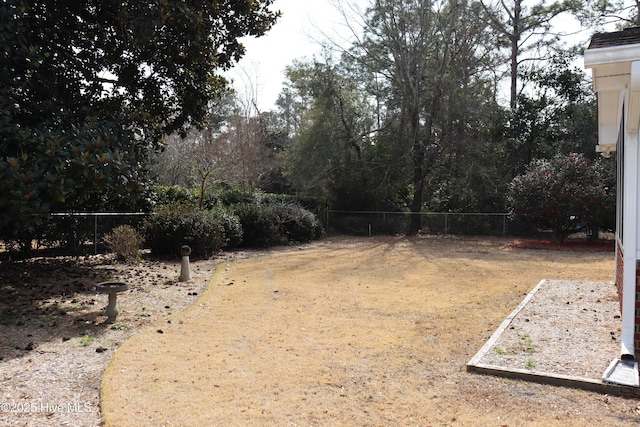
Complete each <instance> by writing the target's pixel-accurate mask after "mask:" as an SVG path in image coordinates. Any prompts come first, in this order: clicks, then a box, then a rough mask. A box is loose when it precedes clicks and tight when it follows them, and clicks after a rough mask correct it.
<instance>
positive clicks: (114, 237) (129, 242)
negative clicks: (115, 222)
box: [104, 225, 144, 262]
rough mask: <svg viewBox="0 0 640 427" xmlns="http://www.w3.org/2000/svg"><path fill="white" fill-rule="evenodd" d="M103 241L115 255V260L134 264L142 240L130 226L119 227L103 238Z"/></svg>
mask: <svg viewBox="0 0 640 427" xmlns="http://www.w3.org/2000/svg"><path fill="white" fill-rule="evenodd" d="M104 240H105V242H106V244H107V247H108V248H109V250H110V251H111V252H113V253H115V254H116V258H117V259H119V260H121V261H125V262H135V261H137V260H138V255H139V251H140V246H141V245H142V242H143V240H144V239H143V238H142V236H141V235H140V233H138V232H137V231H136V230H135V229H134V228H133V227H131V226H130V225H121V226H119V227H116V228H114V229H113V230H112V231H111V233H109V234H107V235H106V236H104Z"/></svg>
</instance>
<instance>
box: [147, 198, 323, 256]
mask: <svg viewBox="0 0 640 427" xmlns="http://www.w3.org/2000/svg"><path fill="white" fill-rule="evenodd" d="M156 191H157V196H158V197H157V199H156V200H157V203H158V208H157V209H156V211H155V212H154V214H153V215H152V216H151V217H150V218H149V219H148V220H147V221H146V222H145V223H144V226H143V234H144V235H145V237H146V244H147V246H149V247H151V249H152V251H153V252H154V253H157V254H159V255H172V254H175V253H177V251H178V250H179V247H180V246H181V245H183V244H187V245H189V246H191V249H192V251H193V253H199V254H202V255H209V254H211V253H213V252H215V251H218V250H220V249H222V248H224V247H240V246H254V247H267V246H274V245H284V244H287V243H290V242H308V241H310V240H312V239H314V238H318V237H320V236H321V235H322V233H323V232H324V230H323V228H322V225H321V224H320V221H319V220H318V219H317V217H316V216H315V215H314V214H313V213H312V212H311V211H309V210H307V209H305V208H304V207H302V206H301V205H300V204H299V203H298V202H297V201H295V198H294V197H293V196H288V195H272V194H266V193H262V192H246V191H241V190H238V189H234V188H220V189H216V190H213V191H210V192H208V193H207V194H206V195H205V197H204V199H203V200H204V203H203V208H204V209H200V208H199V206H198V204H199V203H198V200H199V196H198V195H197V194H196V193H195V192H193V191H191V190H188V189H182V188H180V187H157V189H156ZM164 202H166V203H164Z"/></svg>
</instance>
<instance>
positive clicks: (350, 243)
mask: <svg viewBox="0 0 640 427" xmlns="http://www.w3.org/2000/svg"><path fill="white" fill-rule="evenodd" d="M509 243H510V242H509V241H507V240H500V239H473V238H464V239H463V238H452V237H447V238H442V237H417V238H400V237H375V238H345V237H332V238H325V239H323V240H321V241H319V242H316V243H313V244H312V245H309V246H304V247H299V248H288V249H287V250H279V251H273V252H265V253H263V254H259V255H257V256H250V257H246V258H244V259H237V260H233V261H228V262H225V263H223V264H221V265H219V266H218V270H217V271H216V273H215V274H214V277H213V280H212V282H211V285H210V286H209V288H208V289H207V291H206V292H204V294H202V295H199V299H198V300H197V301H195V303H194V304H193V305H192V306H191V307H190V308H188V309H187V310H186V311H184V312H180V313H175V314H172V315H170V316H169V317H168V318H166V319H163V320H160V321H158V322H156V323H154V324H153V325H152V326H150V327H148V328H146V329H144V330H143V331H142V332H141V333H139V334H136V335H134V336H133V338H131V339H129V340H128V341H126V342H125V343H124V344H123V345H122V346H121V347H120V348H118V349H117V351H116V352H115V354H114V356H113V358H112V359H111V363H110V365H109V367H108V369H107V371H106V373H105V376H104V378H103V383H102V412H103V415H104V418H105V420H106V424H107V425H109V426H117V427H120V426H127V427H128V426H149V425H155V426H161V425H166V426H172V425H185V426H186V425H189V426H191V425H207V426H213V425H225V426H226V425H244V426H252V425H255V426H258V425H260V426H262V425H273V426H282V425H292V426H298V425H300V426H312V425H313V426H318V425H340V426H342V425H350V426H392V425H397V426H409V425H420V426H445V425H446V426H448V425H461V426H523V425H527V426H533V425H544V426H548V425H559V426H560V425H562V426H568V425H576V426H584V425H606V426H625V425H629V426H631V425H637V424H638V423H639V422H640V406H639V404H640V402H639V401H637V400H634V399H625V398H619V397H612V396H607V395H602V394H597V393H592V392H586V391H581V390H573V389H567V388H560V387H553V386H546V385H540V384H533V383H526V382H519V381H514V380H507V379H501V378H497V377H490V376H481V375H476V374H471V373H468V372H466V370H465V364H466V363H467V362H468V361H469V360H470V359H471V357H473V355H474V354H475V353H476V352H477V351H478V350H479V349H480V348H481V347H482V345H483V344H484V343H485V342H486V340H487V339H488V338H489V337H490V336H491V334H492V333H493V332H494V330H495V329H496V328H497V327H498V325H500V323H501V322H502V321H503V320H504V318H505V316H507V315H508V314H509V313H510V312H511V311H512V310H513V309H514V308H515V307H516V306H517V305H518V304H519V303H520V302H521V301H522V299H523V297H524V296H525V295H526V294H527V293H528V292H529V291H530V290H531V289H532V288H533V287H534V286H535V285H536V284H537V283H538V282H539V281H540V280H541V279H544V278H548V279H559V280H588V281H595V282H605V283H606V282H609V281H610V280H611V279H612V277H613V268H614V261H613V253H612V252H603V251H594V252H589V251H582V252H575V251H557V250H548V249H526V248H522V247H519V248H517V249H514V248H513V247H512V246H511V245H509ZM183 298H184V297H183ZM123 301H126V296H125V297H124V298H123ZM125 304H126V303H125ZM589 345H590V343H588V342H585V347H586V348H587V350H588V347H589ZM0 416H2V414H0ZM0 424H1V423H0Z"/></svg>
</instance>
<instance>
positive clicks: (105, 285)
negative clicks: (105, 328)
mask: <svg viewBox="0 0 640 427" xmlns="http://www.w3.org/2000/svg"><path fill="white" fill-rule="evenodd" d="M127 289H129V285H127V284H126V283H124V282H101V283H98V284H97V285H96V292H98V293H101V294H109V305H107V320H106V321H105V322H104V323H107V324H111V323H114V322H115V321H116V317H118V309H117V307H116V303H117V299H118V292H122V291H126V290H127Z"/></svg>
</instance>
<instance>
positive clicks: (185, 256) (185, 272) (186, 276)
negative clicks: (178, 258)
mask: <svg viewBox="0 0 640 427" xmlns="http://www.w3.org/2000/svg"><path fill="white" fill-rule="evenodd" d="M180 255H182V266H181V267H180V278H179V279H178V281H179V282H187V281H189V280H191V271H190V269H189V255H191V248H190V247H189V246H187V245H183V246H182V247H181V248H180Z"/></svg>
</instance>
